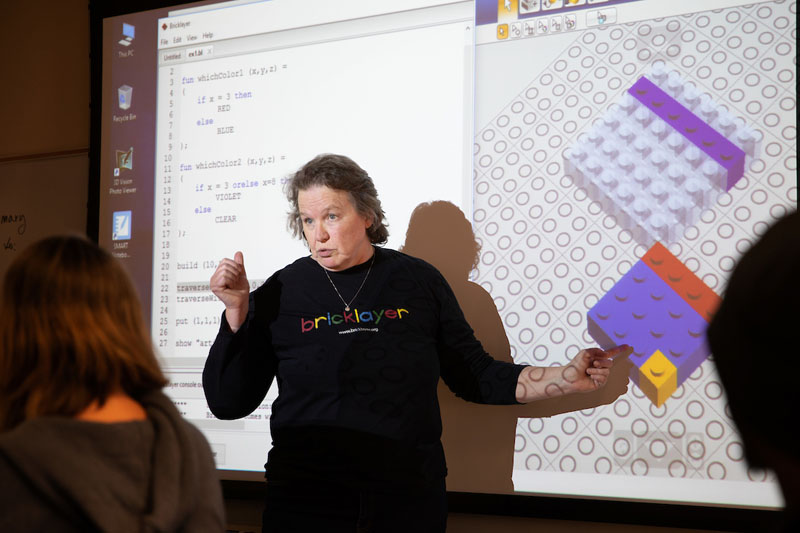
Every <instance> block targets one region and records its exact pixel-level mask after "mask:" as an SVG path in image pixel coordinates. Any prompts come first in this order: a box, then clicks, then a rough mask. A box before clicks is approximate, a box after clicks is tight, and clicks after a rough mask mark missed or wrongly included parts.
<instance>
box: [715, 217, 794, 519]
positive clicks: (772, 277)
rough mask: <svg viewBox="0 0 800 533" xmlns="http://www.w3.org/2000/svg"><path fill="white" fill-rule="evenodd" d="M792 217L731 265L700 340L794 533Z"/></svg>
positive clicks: (750, 458) (751, 459)
mask: <svg viewBox="0 0 800 533" xmlns="http://www.w3.org/2000/svg"><path fill="white" fill-rule="evenodd" d="M798 305H800V215H798V213H797V211H795V212H793V213H791V214H789V215H787V216H785V217H784V218H782V219H780V220H778V221H777V222H776V223H775V224H774V225H773V226H772V227H771V228H770V229H769V230H767V232H766V233H765V234H764V235H763V236H762V237H761V239H760V240H759V241H758V242H757V243H756V244H755V245H753V247H752V248H750V249H749V250H748V251H747V252H746V253H745V254H744V255H743V256H742V258H741V259H740V260H739V262H738V264H737V265H736V268H735V269H734V271H733V274H732V275H731V277H730V279H729V281H728V284H727V286H726V288H725V292H724V294H723V298H722V303H721V304H720V307H719V309H718V310H717V312H716V314H715V315H714V318H713V319H712V321H711V324H710V325H709V327H708V332H707V336H708V341H709V345H710V347H711V353H712V354H713V357H714V362H715V363H716V366H717V370H718V371H719V376H720V379H721V380H722V384H723V386H724V387H725V392H726V394H727V397H728V405H729V407H730V412H731V415H732V416H733V420H734V422H735V423H736V426H737V427H738V429H739V433H740V435H741V437H742V444H743V446H744V452H745V458H746V460H747V463H748V464H749V465H750V466H751V467H754V468H767V469H770V470H773V471H774V472H775V475H776V476H777V478H778V482H779V483H780V487H781V492H782V493H783V497H784V501H785V512H784V516H783V517H782V521H783V523H782V525H781V526H780V527H781V530H782V531H787V532H788V531H800V446H798V443H797V436H796V435H797V434H796V433H795V432H796V430H797V427H796V426H795V424H794V422H793V420H795V421H796V420H797V417H796V416H794V417H792V416H791V415H789V416H788V417H787V409H791V406H792V405H794V404H795V403H796V400H795V397H796V394H795V393H794V392H793V391H794V390H795V389H796V388H797V385H796V383H797V377H796V376H795V375H794V373H793V372H792V371H791V369H792V368H793V367H794V364H795V363H796V361H795V359H796V358H798V357H800V349H798V347H797V346H798V345H797V327H798V323H800V312H798Z"/></svg>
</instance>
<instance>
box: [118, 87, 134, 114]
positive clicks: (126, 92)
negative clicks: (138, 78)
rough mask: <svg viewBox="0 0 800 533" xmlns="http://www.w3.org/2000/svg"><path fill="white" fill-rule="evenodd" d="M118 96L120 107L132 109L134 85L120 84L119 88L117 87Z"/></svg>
mask: <svg viewBox="0 0 800 533" xmlns="http://www.w3.org/2000/svg"><path fill="white" fill-rule="evenodd" d="M117 98H118V99H119V108H120V109H122V110H125V109H130V107H131V102H132V101H133V87H131V86H130V85H122V86H120V87H119V89H117Z"/></svg>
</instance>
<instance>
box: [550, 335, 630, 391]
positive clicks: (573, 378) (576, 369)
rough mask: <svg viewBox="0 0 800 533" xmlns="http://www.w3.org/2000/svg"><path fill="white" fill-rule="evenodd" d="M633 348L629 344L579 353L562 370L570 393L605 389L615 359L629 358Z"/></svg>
mask: <svg viewBox="0 0 800 533" xmlns="http://www.w3.org/2000/svg"><path fill="white" fill-rule="evenodd" d="M632 352H633V348H632V347H630V346H628V345H627V344H622V345H620V346H615V347H614V348H611V349H610V350H601V349H600V348H586V349H584V350H581V351H580V352H578V355H576V356H575V357H574V358H573V359H572V361H570V362H569V364H567V365H566V366H565V367H563V370H562V378H563V380H564V382H565V384H566V387H567V388H568V389H569V391H570V392H591V391H593V390H597V389H599V388H601V387H603V386H604V385H605V384H606V382H607V381H608V376H609V375H610V374H611V368H612V367H613V366H614V359H615V358H617V357H627V356H628V355H630V354H631V353H632Z"/></svg>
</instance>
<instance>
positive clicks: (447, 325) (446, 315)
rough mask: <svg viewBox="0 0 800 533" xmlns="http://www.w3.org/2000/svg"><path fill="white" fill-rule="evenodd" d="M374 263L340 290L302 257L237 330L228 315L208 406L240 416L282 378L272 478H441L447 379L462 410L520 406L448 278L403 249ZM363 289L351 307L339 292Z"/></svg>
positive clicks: (512, 374) (408, 481)
mask: <svg viewBox="0 0 800 533" xmlns="http://www.w3.org/2000/svg"><path fill="white" fill-rule="evenodd" d="M375 253H376V256H375V261H374V264H372V267H371V269H370V261H367V262H366V263H363V264H361V265H358V266H355V267H352V268H350V269H347V270H344V271H341V272H328V275H329V276H330V280H329V279H328V277H327V276H326V274H325V272H324V271H323V269H322V267H321V266H320V265H319V264H318V263H317V262H316V261H314V260H313V259H311V258H309V257H305V258H302V259H299V260H297V261H295V262H294V263H292V264H291V265H289V266H287V267H285V268H283V269H282V270H280V271H278V272H276V273H275V274H274V275H273V276H272V277H270V278H269V279H268V280H267V281H266V282H265V283H264V284H263V285H262V286H261V287H259V288H258V289H256V290H255V291H253V292H252V293H251V294H250V308H249V312H248V316H247V319H246V321H245V322H244V324H243V325H242V326H241V328H240V329H239V330H238V331H237V332H236V333H235V334H234V333H232V332H231V331H230V328H229V327H228V325H227V322H226V321H225V319H224V314H223V320H222V325H221V328H220V331H219V334H218V335H217V338H216V340H215V342H214V345H213V346H212V348H211V351H210V354H209V357H208V360H207V362H206V366H205V370H204V372H203V387H204V390H205V394H206V398H207V400H208V404H209V407H210V409H211V411H212V412H213V413H214V414H215V415H216V416H217V417H219V418H223V419H233V418H241V417H243V416H247V415H248V414H250V413H251V412H252V411H253V410H254V409H256V407H258V406H259V405H260V403H261V402H262V401H263V399H264V397H265V395H266V393H267V391H268V389H269V387H270V385H271V383H272V380H273V378H275V377H277V380H278V389H279V393H278V398H277V399H276V400H275V402H274V404H273V406H272V416H271V420H270V424H271V433H272V438H273V449H272V450H271V451H270V455H269V461H268V464H267V477H268V478H269V479H270V482H292V481H295V480H301V479H304V480H317V481H325V480H330V481H333V480H336V481H338V482H345V483H350V484H354V485H369V486H372V485H377V484H380V485H381V486H385V485H386V484H390V485H391V484H396V485H400V486H408V485H415V484H420V483H428V482H431V481H432V480H438V479H441V478H442V477H443V476H444V475H445V473H446V469H445V462H444V452H443V449H442V445H441V442H440V438H441V432H442V423H441V418H440V414H439V403H438V400H437V396H436V386H437V382H438V380H439V377H440V376H441V377H442V379H443V380H444V381H445V383H446V384H447V385H448V386H449V387H450V388H451V389H452V390H453V391H454V392H455V393H456V394H457V395H459V396H461V397H463V398H464V399H466V400H469V401H474V402H479V403H490V404H512V403H516V399H515V392H516V384H517V378H518V376H519V373H520V372H521V370H522V368H523V367H522V366H520V365H514V364H510V363H505V362H500V361H496V360H494V359H492V358H491V357H490V356H489V355H488V354H487V353H486V352H485V351H484V349H483V347H482V346H481V344H480V342H479V341H478V340H477V339H476V338H475V336H474V334H473V331H472V328H470V326H469V324H468V323H467V322H466V320H465V319H464V315H463V313H462V311H461V309H460V307H459V305H458V302H457V300H456V298H455V295H454V294H453V292H452V290H451V289H450V287H449V285H448V284H447V282H446V281H445V279H444V278H443V277H442V275H441V274H440V273H439V272H438V271H437V270H436V269H435V268H434V267H432V266H431V265H429V264H428V263H426V262H424V261H422V260H420V259H416V258H413V257H410V256H408V255H405V254H402V253H400V252H396V251H393V250H388V249H381V248H376V249H375ZM368 273H369V274H368ZM367 274H368V277H367V278H366V281H365V282H364V280H365V276H367ZM362 282H364V285H363V288H362V289H361V292H359V293H358V296H357V298H356V299H355V301H354V302H352V304H351V307H352V309H351V310H350V311H345V310H344V307H345V306H344V304H343V303H342V301H341V299H340V298H339V296H338V295H337V294H336V291H335V290H334V287H333V286H332V285H333V284H335V286H336V289H338V291H339V292H340V293H341V294H342V296H343V297H344V298H346V299H349V298H352V297H353V295H355V294H356V292H357V291H358V289H359V286H360V285H361V284H362ZM476 430H477V431H480V428H476Z"/></svg>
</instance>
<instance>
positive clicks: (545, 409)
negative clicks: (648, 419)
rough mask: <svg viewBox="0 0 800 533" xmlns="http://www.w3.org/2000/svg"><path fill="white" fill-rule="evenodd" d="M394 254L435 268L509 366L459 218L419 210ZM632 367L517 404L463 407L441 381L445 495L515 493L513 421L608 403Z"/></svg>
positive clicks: (442, 206)
mask: <svg viewBox="0 0 800 533" xmlns="http://www.w3.org/2000/svg"><path fill="white" fill-rule="evenodd" d="M400 249H401V251H403V252H404V253H407V254H409V255H413V256H415V257H419V258H420V259H423V260H425V261H427V262H429V263H431V264H432V265H433V266H435V267H436V268H437V269H439V271H440V272H441V273H442V275H443V276H444V277H445V278H446V279H447V282H448V283H449V284H450V286H451V287H452V289H453V292H454V293H455V295H456V298H458V302H459V304H460V305H461V309H462V310H463V311H464V315H465V316H466V318H467V321H468V322H469V324H470V325H471V326H472V329H473V330H474V331H475V336H476V337H477V338H478V340H480V341H481V343H482V344H483V347H484V349H485V350H486V351H487V352H489V354H490V355H491V356H492V357H494V358H495V359H497V360H500V361H509V362H511V361H512V358H511V349H510V346H509V342H508V338H507V337H506V333H505V329H504V328H503V323H502V321H501V319H500V315H499V314H498V312H497V307H496V306H495V304H494V300H493V299H492V296H491V295H490V294H489V293H488V292H487V291H486V290H485V289H484V288H483V287H481V286H480V285H478V284H477V283H474V282H472V281H470V280H469V274H470V271H471V270H472V269H473V268H474V267H475V266H476V265H477V262H478V258H479V254H480V245H479V244H478V243H477V241H476V239H475V235H474V233H473V231H472V226H471V225H470V223H469V221H468V220H467V219H466V217H465V216H464V213H462V211H461V210H460V209H459V208H458V207H457V206H456V205H454V204H452V203H450V202H446V201H436V202H431V203H423V204H420V205H418V206H417V207H416V208H415V209H414V212H413V213H412V214H411V220H410V221H409V224H408V231H407V233H406V241H405V244H404V245H403V246H402V247H401V248H400ZM565 362H566V361H565ZM630 366H631V363H630V362H629V361H627V359H626V360H624V361H619V360H618V361H617V364H616V365H615V366H614V369H613V371H612V373H611V377H610V379H609V381H608V383H607V384H606V386H605V387H604V388H603V389H601V390H599V391H596V392H592V393H586V394H573V395H570V396H566V397H562V398H554V399H551V400H542V401H538V402H533V403H530V404H527V405H516V406H497V405H479V404H474V403H470V402H467V401H464V400H462V399H460V398H457V397H456V396H455V394H453V393H452V392H451V391H450V389H448V388H447V386H446V385H445V384H444V383H443V382H442V381H441V380H439V390H438V394H439V404H440V406H441V412H442V425H443V433H442V443H443V445H444V449H445V454H446V457H447V469H448V474H447V489H448V490H449V491H455V492H484V493H499V494H502V493H511V492H513V490H514V486H513V484H512V481H511V474H512V470H513V466H514V441H515V435H516V428H517V418H536V417H549V416H553V415H557V414H560V413H566V412H569V411H577V410H581V409H589V408H592V407H597V406H599V405H604V404H609V403H612V402H613V401H614V400H616V399H617V398H618V397H619V396H621V395H623V394H625V393H626V392H627V385H628V375H629V372H630Z"/></svg>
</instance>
